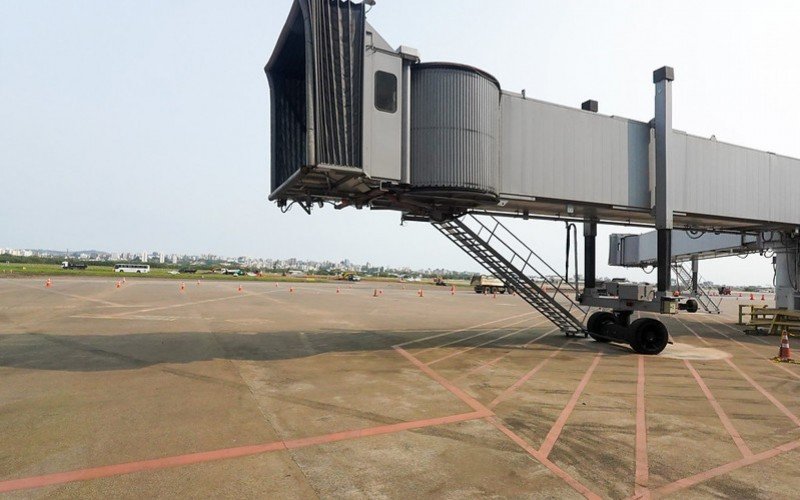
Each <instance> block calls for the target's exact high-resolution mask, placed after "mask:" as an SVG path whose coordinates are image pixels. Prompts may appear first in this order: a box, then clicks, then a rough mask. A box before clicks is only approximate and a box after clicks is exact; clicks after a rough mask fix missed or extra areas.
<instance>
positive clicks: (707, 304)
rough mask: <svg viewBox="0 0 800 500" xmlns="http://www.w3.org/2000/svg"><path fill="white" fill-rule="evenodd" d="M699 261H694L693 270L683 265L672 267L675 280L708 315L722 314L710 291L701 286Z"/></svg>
mask: <svg viewBox="0 0 800 500" xmlns="http://www.w3.org/2000/svg"><path fill="white" fill-rule="evenodd" d="M697 264H698V263H697V259H692V267H691V270H689V269H686V265H685V264H683V263H675V264H673V265H672V270H673V271H675V278H676V280H677V282H678V285H680V286H681V288H685V289H686V290H688V291H689V294H690V295H691V296H692V297H694V299H695V300H696V301H697V303H698V304H700V307H702V308H703V310H704V311H705V312H707V313H711V314H720V312H721V311H720V309H719V304H720V303H721V301H722V299H720V302H715V301H714V299H712V298H711V294H710V293H709V292H708V290H707V289H706V288H705V287H703V286H702V285H701V284H700V274H699V273H698V271H697Z"/></svg>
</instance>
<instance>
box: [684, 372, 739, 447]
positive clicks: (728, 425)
mask: <svg viewBox="0 0 800 500" xmlns="http://www.w3.org/2000/svg"><path fill="white" fill-rule="evenodd" d="M683 363H684V364H685V365H686V368H688V369H689V371H690V372H691V373H692V376H693V377H694V379H695V381H697V385H699V386H700V390H701V391H703V394H705V396H706V399H708V402H709V403H711V407H712V408H714V411H715V412H717V416H718V417H719V419H720V421H721V422H722V425H723V426H724V427H725V430H726V431H728V434H730V436H731V439H733V442H734V443H736V447H737V448H739V451H740V452H741V454H742V456H743V457H750V456H752V455H753V452H752V451H751V450H750V448H749V447H748V446H747V444H746V443H745V442H744V439H742V436H741V435H740V434H739V431H737V430H736V427H734V425H733V422H731V419H730V418H728V415H727V414H726V413H725V410H723V409H722V406H721V405H720V404H719V402H718V401H717V398H715V397H714V394H712V393H711V389H709V388H708V385H706V383H705V381H704V380H703V377H701V376H700V373H698V372H697V370H696V369H695V368H694V366H692V363H690V362H689V360H688V359H685V360H683Z"/></svg>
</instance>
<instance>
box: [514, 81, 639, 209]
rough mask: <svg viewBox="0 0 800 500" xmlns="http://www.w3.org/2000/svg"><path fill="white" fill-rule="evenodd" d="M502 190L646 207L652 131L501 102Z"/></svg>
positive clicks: (540, 105)
mask: <svg viewBox="0 0 800 500" xmlns="http://www.w3.org/2000/svg"><path fill="white" fill-rule="evenodd" d="M501 105H502V117H501V118H502V126H501V144H502V147H501V159H500V162H501V192H502V193H504V194H508V195H515V196H532V197H542V198H552V199H563V200H569V201H576V202H587V203H601V204H605V205H620V206H631V207H637V208H650V198H649V189H648V175H649V174H648V162H649V151H648V146H649V142H650V128H649V126H648V125H647V124H645V123H641V122H636V121H632V120H625V119H620V118H614V117H608V116H603V115H598V114H596V113H591V112H587V111H582V110H576V109H571V108H566V107H563V106H558V105H554V104H549V103H545V102H541V101H536V100H531V99H523V98H522V97H518V96H515V95H513V94H509V93H504V94H503V95H502V98H501Z"/></svg>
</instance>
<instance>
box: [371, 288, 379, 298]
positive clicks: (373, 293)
mask: <svg viewBox="0 0 800 500" xmlns="http://www.w3.org/2000/svg"><path fill="white" fill-rule="evenodd" d="M372 296H373V297H377V296H378V289H377V288H376V289H375V290H373V291H372Z"/></svg>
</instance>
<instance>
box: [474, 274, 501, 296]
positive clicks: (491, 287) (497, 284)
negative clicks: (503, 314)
mask: <svg viewBox="0 0 800 500" xmlns="http://www.w3.org/2000/svg"><path fill="white" fill-rule="evenodd" d="M469 285H470V286H472V287H475V293H495V292H497V293H506V291H507V289H506V285H505V283H503V282H502V281H500V280H499V279H497V278H495V277H494V276H482V275H480V274H476V275H475V276H473V277H472V279H471V280H470V282H469Z"/></svg>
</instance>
